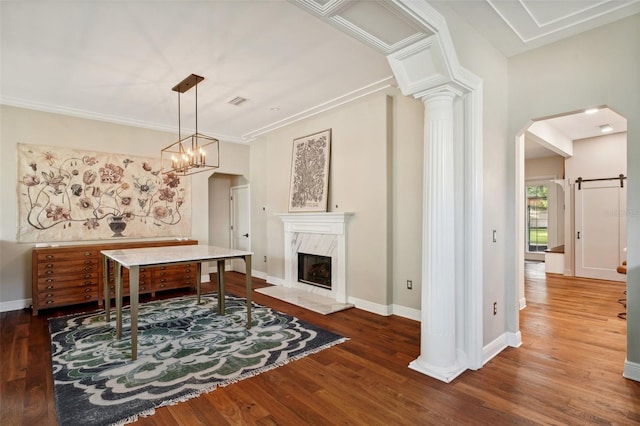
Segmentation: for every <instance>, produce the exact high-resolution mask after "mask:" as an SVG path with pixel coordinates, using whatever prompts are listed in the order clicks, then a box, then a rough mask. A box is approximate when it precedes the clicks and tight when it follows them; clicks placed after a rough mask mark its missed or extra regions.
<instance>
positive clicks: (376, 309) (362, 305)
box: [349, 297, 393, 317]
mask: <svg viewBox="0 0 640 426" xmlns="http://www.w3.org/2000/svg"><path fill="white" fill-rule="evenodd" d="M349 303H353V304H354V305H355V307H356V308H358V309H362V310H363V311H367V312H371V313H373V314H378V315H382V316H385V317H388V316H389V315H391V314H392V313H393V308H392V306H391V305H380V304H379V303H373V302H369V301H368V300H362V299H358V298H357V297H349Z"/></svg>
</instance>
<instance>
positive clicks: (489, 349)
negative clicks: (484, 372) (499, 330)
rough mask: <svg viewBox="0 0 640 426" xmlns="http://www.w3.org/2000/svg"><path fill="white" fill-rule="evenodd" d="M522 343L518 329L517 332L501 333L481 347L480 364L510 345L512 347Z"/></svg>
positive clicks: (483, 363)
mask: <svg viewBox="0 0 640 426" xmlns="http://www.w3.org/2000/svg"><path fill="white" fill-rule="evenodd" d="M520 345H522V335H521V334H520V332H519V331H518V332H517V333H509V332H507V333H503V334H501V335H500V336H499V337H498V338H497V339H495V340H494V341H493V342H491V343H489V344H488V345H486V346H485V347H484V348H482V365H485V364H486V363H487V362H489V361H491V360H492V359H493V358H494V357H495V356H496V355H498V354H499V353H500V352H502V351H503V350H505V349H506V348H507V347H509V346H511V347H514V348H517V347H520Z"/></svg>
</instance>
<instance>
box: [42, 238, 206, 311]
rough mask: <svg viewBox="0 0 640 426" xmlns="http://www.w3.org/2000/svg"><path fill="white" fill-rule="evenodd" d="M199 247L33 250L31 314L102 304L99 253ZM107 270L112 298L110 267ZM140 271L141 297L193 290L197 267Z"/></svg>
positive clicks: (157, 244) (94, 246)
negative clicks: (156, 293)
mask: <svg viewBox="0 0 640 426" xmlns="http://www.w3.org/2000/svg"><path fill="white" fill-rule="evenodd" d="M193 244H198V242H197V241H196V240H182V241H178V240H166V241H151V242H127V243H105V244H87V245H73V246H62V247H43V248H34V249H33V252H32V267H31V270H32V281H31V284H32V296H31V297H32V304H33V315H37V314H38V311H39V310H40V309H46V308H53V307H59V306H67V305H75V304H79V303H86V302H93V301H97V302H98V305H100V306H102V304H103V294H104V291H103V282H104V281H103V274H104V273H105V271H103V270H102V256H101V254H100V251H102V250H116V249H125V248H139V247H162V246H172V245H193ZM109 269H110V270H109V271H106V273H107V274H108V279H109V283H110V286H111V289H110V290H111V292H110V293H111V295H112V296H115V288H114V287H113V283H114V281H115V280H114V277H113V270H112V267H110V268H109ZM143 269H145V270H141V271H140V294H144V293H151V294H152V295H155V292H156V291H162V290H169V289H175V288H181V287H194V286H195V284H196V279H197V277H196V273H197V272H196V271H197V265H196V264H195V263H194V264H187V265H175V266H166V267H157V268H143ZM128 275H129V274H128V271H127V270H126V269H125V270H124V271H123V291H124V294H125V295H128V294H129V280H128Z"/></svg>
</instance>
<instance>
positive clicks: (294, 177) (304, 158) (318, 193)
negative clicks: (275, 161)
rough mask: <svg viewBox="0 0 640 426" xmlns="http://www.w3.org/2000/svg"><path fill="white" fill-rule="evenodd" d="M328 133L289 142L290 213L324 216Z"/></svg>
mask: <svg viewBox="0 0 640 426" xmlns="http://www.w3.org/2000/svg"><path fill="white" fill-rule="evenodd" d="M330 149H331V129H328V130H323V131H322V132H318V133H315V134H313V135H309V136H304V137H301V138H297V139H294V140H293V154H292V164H291V184H290V188H289V211H290V212H326V211H327V200H328V192H329V160H330Z"/></svg>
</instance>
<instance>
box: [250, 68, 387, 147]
mask: <svg viewBox="0 0 640 426" xmlns="http://www.w3.org/2000/svg"><path fill="white" fill-rule="evenodd" d="M395 87H396V84H395V80H394V78H393V76H389V77H385V78H383V79H382V80H378V81H376V82H374V83H371V84H368V85H366V86H363V87H361V88H359V89H356V90H354V91H351V92H349V93H346V94H344V95H341V96H338V97H337V98H334V99H330V100H328V101H327V102H324V103H321V104H319V105H317V106H315V107H312V108H309V109H306V110H304V111H300V112H299V113H297V114H294V115H290V116H289V117H286V118H284V119H282V120H279V121H276V122H274V123H271V124H268V125H266V126H264V127H261V128H259V129H256V130H253V131H251V132H248V133H245V134H244V135H242V138H243V140H245V141H251V140H254V139H255V138H257V137H258V136H260V135H263V134H265V133H269V132H272V131H274V130H277V129H279V128H282V127H285V126H288V125H290V124H293V123H296V122H298V121H301V120H304V119H306V118H309V117H312V116H314V115H317V114H320V113H322V112H325V111H330V110H332V109H334V108H337V107H339V106H341V105H345V104H348V103H350V102H353V101H356V100H358V99H360V98H363V97H365V96H368V95H371V94H373V93H376V92H380V91H384V90H387V89H390V88H395Z"/></svg>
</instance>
